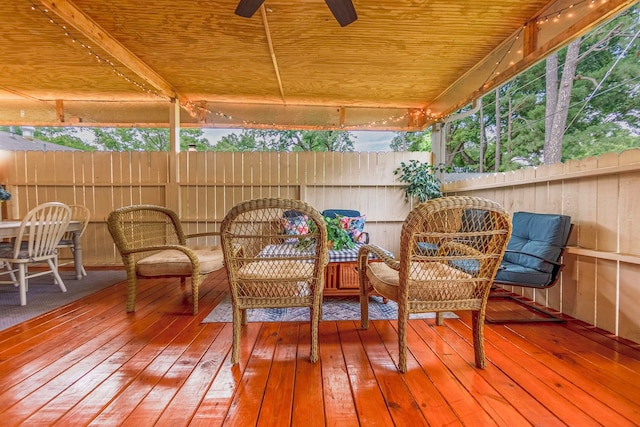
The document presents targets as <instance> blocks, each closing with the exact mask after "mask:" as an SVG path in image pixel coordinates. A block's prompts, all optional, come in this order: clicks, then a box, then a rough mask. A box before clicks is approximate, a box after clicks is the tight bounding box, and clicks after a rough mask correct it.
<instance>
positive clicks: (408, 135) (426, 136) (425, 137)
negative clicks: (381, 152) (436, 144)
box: [389, 128, 431, 151]
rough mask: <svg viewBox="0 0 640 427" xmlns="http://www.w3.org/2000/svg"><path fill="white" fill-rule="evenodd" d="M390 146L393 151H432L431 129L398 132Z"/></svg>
mask: <svg viewBox="0 0 640 427" xmlns="http://www.w3.org/2000/svg"><path fill="white" fill-rule="evenodd" d="M389 146H390V147H391V150H392V151H431V129H430V128H429V129H427V130H424V131H421V132H396V134H395V135H394V137H393V139H392V140H391V143H390V144H389Z"/></svg>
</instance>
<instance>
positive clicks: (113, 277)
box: [0, 270, 127, 330]
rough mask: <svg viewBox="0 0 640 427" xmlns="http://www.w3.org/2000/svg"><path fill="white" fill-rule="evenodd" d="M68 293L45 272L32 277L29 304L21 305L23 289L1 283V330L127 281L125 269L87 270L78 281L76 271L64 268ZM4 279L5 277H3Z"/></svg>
mask: <svg viewBox="0 0 640 427" xmlns="http://www.w3.org/2000/svg"><path fill="white" fill-rule="evenodd" d="M60 276H61V277H62V280H63V281H64V284H65V287H66V288H67V292H62V291H61V290H60V288H59V287H58V285H54V284H53V283H52V276H50V275H46V276H41V277H35V278H33V279H30V280H29V291H28V292H27V305H25V306H21V305H20V292H19V290H18V288H16V287H14V286H13V285H0V330H2V329H6V328H9V327H11V326H13V325H16V324H18V323H21V322H24V321H26V320H29V319H32V318H34V317H36V316H39V315H41V314H44V313H47V312H49V311H51V310H53V309H56V308H58V307H61V306H63V305H66V304H68V303H70V302H72V301H75V300H77V299H80V298H82V297H84V296H86V295H89V294H92V293H94V292H97V291H99V290H100V289H103V288H105V287H107V286H110V285H113V284H115V283H118V282H122V281H123V280H126V278H127V274H126V272H125V271H124V270H88V271H87V276H86V277H83V278H82V280H76V277H75V276H76V274H75V271H71V270H61V271H60ZM2 280H4V278H2Z"/></svg>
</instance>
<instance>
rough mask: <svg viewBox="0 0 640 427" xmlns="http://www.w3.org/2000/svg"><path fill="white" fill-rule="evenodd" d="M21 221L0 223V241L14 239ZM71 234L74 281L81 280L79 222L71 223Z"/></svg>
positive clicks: (80, 229) (80, 227) (69, 229)
mask: <svg viewBox="0 0 640 427" xmlns="http://www.w3.org/2000/svg"><path fill="white" fill-rule="evenodd" d="M20 224H22V221H0V239H2V238H5V237H16V236H17V235H18V229H19V228H20ZM67 230H68V231H70V232H71V233H73V264H74V266H75V269H76V279H78V280H81V279H82V245H81V243H80V240H81V239H80V232H81V231H82V224H81V223H80V221H71V222H70V223H69V228H68V229H67Z"/></svg>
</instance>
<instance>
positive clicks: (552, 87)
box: [543, 52, 558, 153]
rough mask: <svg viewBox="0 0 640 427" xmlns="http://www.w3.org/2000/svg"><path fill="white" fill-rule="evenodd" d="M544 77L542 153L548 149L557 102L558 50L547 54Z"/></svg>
mask: <svg viewBox="0 0 640 427" xmlns="http://www.w3.org/2000/svg"><path fill="white" fill-rule="evenodd" d="M545 79H546V92H547V101H546V107H545V117H544V151H543V153H546V152H547V150H548V149H549V141H550V140H551V128H552V127H553V118H554V117H555V111H556V105H557V104H558V52H553V53H552V54H551V55H549V56H547V61H546V70H545Z"/></svg>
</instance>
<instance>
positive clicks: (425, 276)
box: [358, 196, 511, 372]
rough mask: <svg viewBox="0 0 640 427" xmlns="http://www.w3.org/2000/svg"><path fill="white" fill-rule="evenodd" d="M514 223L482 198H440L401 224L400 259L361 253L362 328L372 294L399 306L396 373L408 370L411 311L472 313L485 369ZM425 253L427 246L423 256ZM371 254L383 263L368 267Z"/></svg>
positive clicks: (475, 343) (439, 314)
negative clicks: (491, 312)
mask: <svg viewBox="0 0 640 427" xmlns="http://www.w3.org/2000/svg"><path fill="white" fill-rule="evenodd" d="M510 235H511V219H510V218H509V215H508V214H507V213H506V212H505V211H504V209H503V208H502V207H501V206H500V205H498V204H497V203H495V202H492V201H489V200H485V199H482V198H478V197H467V196H451V197H441V198H437V199H433V200H429V201H426V202H424V203H421V204H420V205H418V206H417V207H416V208H414V209H413V210H412V211H411V212H410V213H409V215H408V216H407V218H406V219H405V221H404V224H403V225H402V232H401V235H400V258H399V259H393V258H391V257H389V256H387V255H386V254H385V253H384V252H383V251H381V250H380V248H378V247H377V246H373V245H365V246H363V247H362V248H360V250H359V252H358V269H359V274H360V306H361V316H362V320H361V322H362V328H364V329H367V328H368V326H369V296H370V295H371V294H372V293H374V292H375V293H377V294H378V295H380V296H382V297H383V298H387V299H389V300H393V301H396V302H397V303H398V342H399V361H398V370H399V371H400V372H406V371H407V328H408V326H407V323H408V320H409V314H411V313H429V312H433V313H436V318H437V324H438V325H441V324H442V322H443V316H442V315H443V312H445V311H460V310H468V311H471V312H472V329H473V346H474V350H475V363H476V366H477V367H478V368H484V366H485V355H484V318H485V310H486V306H487V299H488V297H489V291H490V290H491V285H492V284H493V280H494V278H495V275H496V271H497V270H498V267H499V266H500V260H501V259H502V256H503V254H504V251H505V248H506V246H507V242H508V240H509V236H510ZM425 248H429V249H428V250H425ZM370 253H374V254H375V255H376V256H377V257H378V258H379V259H381V260H382V261H383V262H371V260H370V257H369V254H370Z"/></svg>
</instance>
